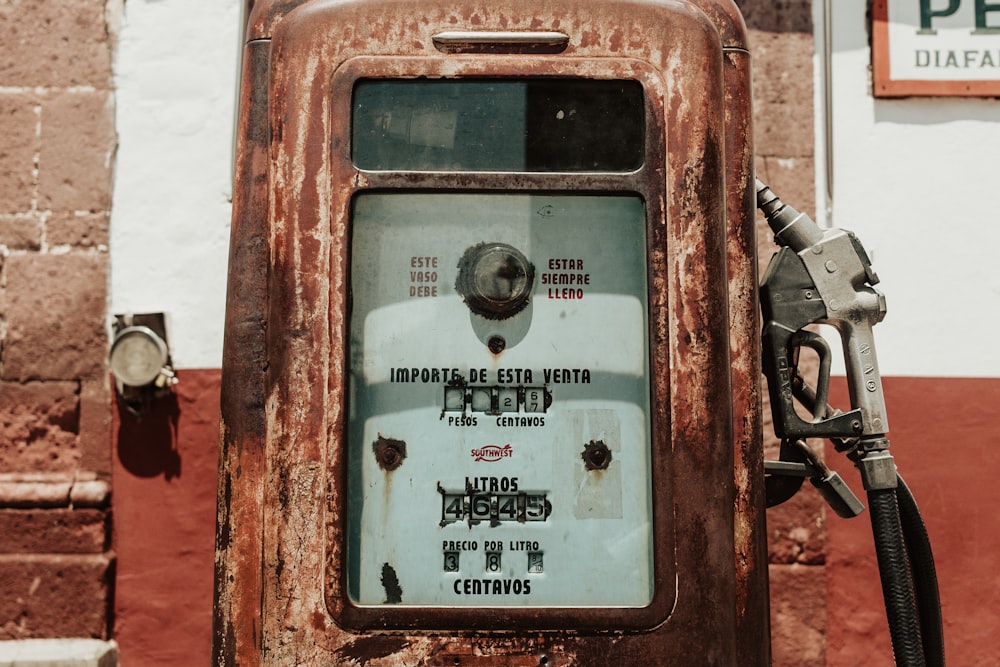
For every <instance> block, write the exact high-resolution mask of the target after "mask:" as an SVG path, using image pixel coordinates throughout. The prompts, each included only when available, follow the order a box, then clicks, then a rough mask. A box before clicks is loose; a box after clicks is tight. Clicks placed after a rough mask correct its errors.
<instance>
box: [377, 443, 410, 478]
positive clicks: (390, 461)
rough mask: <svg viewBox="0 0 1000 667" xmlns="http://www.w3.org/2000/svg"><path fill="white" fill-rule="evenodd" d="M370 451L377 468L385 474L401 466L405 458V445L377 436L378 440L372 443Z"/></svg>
mask: <svg viewBox="0 0 1000 667" xmlns="http://www.w3.org/2000/svg"><path fill="white" fill-rule="evenodd" d="M372 451H373V452H374V453H375V460H376V461H377V462H378V467H379V468H381V469H382V470H385V471H386V472H392V471H393V470H395V469H396V468H398V467H399V466H401V465H403V460H404V459H405V458H406V443H405V442H403V441H402V440H395V439H393V438H386V437H383V436H382V434H379V437H378V440H376V441H375V442H373V443H372Z"/></svg>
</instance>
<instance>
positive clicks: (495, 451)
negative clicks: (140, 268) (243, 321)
mask: <svg viewBox="0 0 1000 667" xmlns="http://www.w3.org/2000/svg"><path fill="white" fill-rule="evenodd" d="M511 456H514V450H513V449H512V448H511V446H510V445H504V446H503V447H501V446H500V445H483V446H482V447H480V448H479V449H473V450H472V459H473V460H474V461H487V462H492V461H499V460H500V459H506V458H510V457H511Z"/></svg>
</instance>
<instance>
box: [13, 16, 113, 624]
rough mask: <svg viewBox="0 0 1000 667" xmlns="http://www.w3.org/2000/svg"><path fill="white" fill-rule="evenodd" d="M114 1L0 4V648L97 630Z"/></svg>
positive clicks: (106, 547) (102, 561) (105, 552)
mask: <svg viewBox="0 0 1000 667" xmlns="http://www.w3.org/2000/svg"><path fill="white" fill-rule="evenodd" d="M112 6H113V3H111V4H106V0H74V1H73V2H58V1H56V0H41V1H31V0H10V1H9V2H4V3H0V136H2V137H3V141H0V536H2V537H0V639H21V638H29V637H65V636H76V637H97V638H104V637H107V636H108V634H109V632H110V625H109V624H110V619H111V614H110V609H111V592H112V580H113V563H114V558H113V554H112V553H111V551H110V516H109V511H108V509H107V508H108V505H109V503H108V494H109V488H110V486H109V482H110V479H109V476H110V469H111V459H110V413H111V394H110V392H109V384H108V380H107V366H106V362H105V357H106V354H107V335H106V333H105V317H106V301H107V276H108V246H107V244H108V218H109V212H110V207H111V187H112V170H113V165H114V155H115V130H114V92H113V88H112V75H111V56H112V41H113V36H112V34H111V31H110V30H109V25H111V24H113V22H111V23H109V21H108V16H107V10H108V8H109V7H112Z"/></svg>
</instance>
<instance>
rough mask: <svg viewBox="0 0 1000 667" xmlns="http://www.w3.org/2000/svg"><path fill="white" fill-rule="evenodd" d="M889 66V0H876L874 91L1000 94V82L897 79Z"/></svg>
mask: <svg viewBox="0 0 1000 667" xmlns="http://www.w3.org/2000/svg"><path fill="white" fill-rule="evenodd" d="M889 65H890V63H889V0H874V2H873V3H872V94H873V95H874V96H875V97H913V96H926V97H998V96H1000V81H963V80H953V81H923V80H918V79H893V78H892V76H891V74H890V71H891V70H890V68H889Z"/></svg>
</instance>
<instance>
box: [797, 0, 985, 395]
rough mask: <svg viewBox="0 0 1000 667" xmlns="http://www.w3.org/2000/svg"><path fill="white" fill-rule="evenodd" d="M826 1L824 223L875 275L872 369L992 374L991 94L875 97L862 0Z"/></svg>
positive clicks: (912, 373) (895, 372)
mask: <svg viewBox="0 0 1000 667" xmlns="http://www.w3.org/2000/svg"><path fill="white" fill-rule="evenodd" d="M816 1H817V2H818V1H819V0H816ZM965 1H966V2H971V0H965ZM831 2H832V14H833V24H832V29H833V40H832V45H833V54H832V58H833V62H832V71H833V80H832V93H833V94H832V99H833V112H832V120H833V145H832V147H829V150H831V151H832V162H833V202H832V209H833V218H832V222H833V224H834V225H835V226H838V227H842V228H845V229H850V230H852V231H854V232H855V233H857V235H858V236H859V237H860V239H861V240H862V242H863V243H864V244H865V246H866V247H867V248H868V249H869V251H870V254H871V257H872V262H873V264H874V266H875V269H876V271H877V272H878V274H879V277H880V278H881V279H882V283H881V285H880V289H881V290H882V291H883V292H884V293H885V294H886V298H887V300H888V306H889V313H888V315H887V316H886V320H885V321H884V322H883V323H882V324H880V325H878V327H876V334H875V335H876V341H877V344H878V354H879V361H880V363H881V370H882V374H883V375H909V376H953V377H956V376H957V377H997V376H1000V346H997V345H996V344H994V343H993V341H992V340H991V338H992V335H991V334H992V332H994V331H995V330H996V329H997V326H998V325H1000V270H998V269H997V263H998V262H997V259H996V256H995V255H994V254H993V251H994V250H996V249H997V248H1000V178H998V174H1000V171H998V169H997V161H998V159H1000V100H995V99H961V98H943V99H941V98H939V99H932V98H908V99H899V100H885V99H880V100H875V99H874V98H873V97H872V94H871V80H870V73H869V63H870V51H869V46H868V32H867V26H866V24H865V5H866V3H865V0H831ZM817 134H818V136H820V137H822V133H821V132H819V133H817ZM821 148H822V147H821ZM818 154H822V151H820V152H819V153H818ZM789 203H792V202H789ZM793 205H794V204H793Z"/></svg>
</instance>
